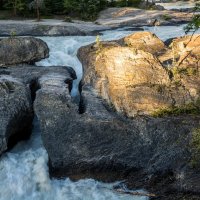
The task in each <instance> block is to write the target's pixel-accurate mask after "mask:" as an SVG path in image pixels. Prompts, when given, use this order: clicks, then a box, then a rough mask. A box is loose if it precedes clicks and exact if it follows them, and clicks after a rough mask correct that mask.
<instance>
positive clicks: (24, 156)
mask: <svg viewBox="0 0 200 200" xmlns="http://www.w3.org/2000/svg"><path fill="white" fill-rule="evenodd" d="M144 30H147V31H152V32H154V33H156V34H157V36H158V37H160V38H161V39H162V40H166V39H168V38H172V37H177V36H181V35H184V31H183V26H177V27H176V26H172V27H144ZM132 32H133V31H131V30H130V28H128V27H127V28H123V29H117V30H112V31H105V32H103V33H102V34H103V35H102V36H101V40H114V39H119V38H122V37H124V36H126V35H128V34H130V33H132ZM41 39H42V40H44V41H45V42H46V43H47V44H48V46H49V48H50V57H49V58H48V59H45V60H43V61H41V62H38V63H37V65H38V66H42V67H48V66H53V65H54V66H56V65H68V66H71V67H73V68H74V69H75V71H76V73H77V76H78V80H77V81H75V82H74V89H73V92H72V95H76V91H77V85H78V82H79V80H80V79H81V77H82V66H81V63H80V62H79V60H78V58H77V56H76V55H77V50H78V48H79V47H81V46H84V45H87V44H90V43H92V42H95V39H96V37H94V36H73V37H72V36H67V37H42V38H41ZM47 162H48V155H47V152H46V150H45V149H44V147H43V144H42V140H41V136H40V129H39V125H38V122H37V119H35V120H34V129H33V134H32V136H31V139H30V140H29V141H25V142H20V143H19V144H18V145H16V146H15V148H13V149H12V150H11V151H10V152H7V153H5V154H4V155H3V156H2V157H1V159H0V200H147V199H148V197H146V196H132V195H127V194H119V193H118V192H116V191H114V190H113V186H114V185H116V184H119V183H118V182H116V183H112V184H106V183H102V182H98V181H96V180H92V179H84V180H80V181H77V182H73V181H71V180H70V179H69V178H66V179H63V180H56V179H50V178H49V174H48V166H47ZM143 192H145V191H143Z"/></svg>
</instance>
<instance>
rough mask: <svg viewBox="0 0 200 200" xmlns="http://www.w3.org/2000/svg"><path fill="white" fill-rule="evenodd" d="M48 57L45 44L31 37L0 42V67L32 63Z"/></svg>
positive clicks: (11, 38)
mask: <svg viewBox="0 0 200 200" xmlns="http://www.w3.org/2000/svg"><path fill="white" fill-rule="evenodd" d="M48 56H49V48H48V46H47V44H46V43H45V42H43V41H42V40H40V39H37V38H33V37H24V38H19V37H10V38H5V39H2V40H0V66H6V65H14V64H20V63H34V62H37V61H40V60H41V59H44V58H47V57H48Z"/></svg>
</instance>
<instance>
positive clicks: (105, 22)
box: [0, 7, 192, 36]
mask: <svg viewBox="0 0 200 200" xmlns="http://www.w3.org/2000/svg"><path fill="white" fill-rule="evenodd" d="M191 18H192V14H191V13H187V12H179V11H169V10H161V11H158V10H142V9H135V8H129V7H124V8H108V9H106V10H104V11H102V12H101V13H100V14H99V17H98V19H97V20H96V21H95V22H84V21H79V20H72V22H64V21H63V20H61V19H43V20H42V21H41V22H36V21H35V20H21V21H18V20H0V36H75V35H77V36H81V35H82V36H84V35H98V34H100V32H102V31H104V30H112V29H117V28H122V27H126V26H130V27H133V28H135V30H142V29H143V27H144V26H177V25H180V24H185V23H188V22H189V21H190V20H191Z"/></svg>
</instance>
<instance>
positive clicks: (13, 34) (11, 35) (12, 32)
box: [10, 30, 17, 38]
mask: <svg viewBox="0 0 200 200" xmlns="http://www.w3.org/2000/svg"><path fill="white" fill-rule="evenodd" d="M16 35H17V33H16V31H15V30H11V32H10V37H11V38H13V37H15V36H16Z"/></svg>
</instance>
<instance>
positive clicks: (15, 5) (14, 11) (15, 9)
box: [13, 0, 17, 17]
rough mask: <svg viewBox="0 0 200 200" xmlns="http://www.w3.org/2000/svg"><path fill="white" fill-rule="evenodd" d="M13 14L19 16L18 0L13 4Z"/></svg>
mask: <svg viewBox="0 0 200 200" xmlns="http://www.w3.org/2000/svg"><path fill="white" fill-rule="evenodd" d="M13 15H14V17H16V16H17V0H15V1H14V5H13Z"/></svg>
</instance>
